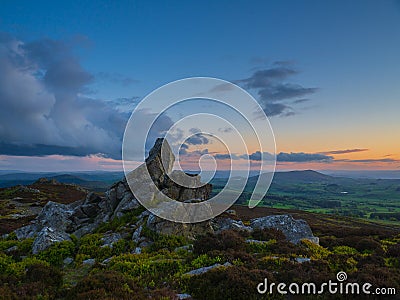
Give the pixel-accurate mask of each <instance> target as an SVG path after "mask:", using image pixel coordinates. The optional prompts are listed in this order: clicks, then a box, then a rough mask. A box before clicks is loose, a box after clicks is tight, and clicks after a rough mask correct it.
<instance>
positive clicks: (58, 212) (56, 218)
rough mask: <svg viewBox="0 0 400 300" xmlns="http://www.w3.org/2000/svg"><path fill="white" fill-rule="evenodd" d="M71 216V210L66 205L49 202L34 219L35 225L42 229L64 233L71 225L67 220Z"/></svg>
mask: <svg viewBox="0 0 400 300" xmlns="http://www.w3.org/2000/svg"><path fill="white" fill-rule="evenodd" d="M71 215H72V210H70V208H69V207H68V205H65V204H60V203H56V202H53V201H49V202H47V204H46V205H45V206H44V207H43V209H42V211H41V212H40V214H39V215H38V216H37V217H36V223H37V224H39V225H40V226H41V227H42V228H43V227H45V226H46V227H51V228H53V229H54V230H57V231H66V230H67V227H69V226H70V225H71V220H70V219H69V217H70V216H71Z"/></svg>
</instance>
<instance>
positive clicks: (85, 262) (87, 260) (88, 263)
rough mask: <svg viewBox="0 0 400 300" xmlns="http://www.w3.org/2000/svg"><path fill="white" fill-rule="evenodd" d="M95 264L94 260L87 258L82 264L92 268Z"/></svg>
mask: <svg viewBox="0 0 400 300" xmlns="http://www.w3.org/2000/svg"><path fill="white" fill-rule="evenodd" d="M95 263H96V260H95V259H94V258H89V259H85V260H84V261H83V262H82V264H84V265H88V266H93V265H94V264H95Z"/></svg>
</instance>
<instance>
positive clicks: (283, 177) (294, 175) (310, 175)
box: [273, 170, 335, 183]
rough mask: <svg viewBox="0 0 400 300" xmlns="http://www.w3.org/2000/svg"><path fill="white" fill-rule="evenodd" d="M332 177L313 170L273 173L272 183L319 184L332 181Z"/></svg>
mask: <svg viewBox="0 0 400 300" xmlns="http://www.w3.org/2000/svg"><path fill="white" fill-rule="evenodd" d="M334 179H335V178H334V177H333V176H329V175H325V174H322V173H319V172H317V171H313V170H304V171H288V172H275V174H274V179H273V181H277V182H279V183H282V182H287V181H291V182H292V181H297V182H321V181H329V180H334Z"/></svg>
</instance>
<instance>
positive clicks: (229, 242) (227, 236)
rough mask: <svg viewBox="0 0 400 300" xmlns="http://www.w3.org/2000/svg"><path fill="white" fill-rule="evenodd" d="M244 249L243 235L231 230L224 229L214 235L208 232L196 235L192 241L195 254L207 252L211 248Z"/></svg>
mask: <svg viewBox="0 0 400 300" xmlns="http://www.w3.org/2000/svg"><path fill="white" fill-rule="evenodd" d="M228 249H233V250H235V251H244V250H245V249H246V245H245V242H244V238H243V236H241V235H240V234H239V233H238V232H236V231H233V230H225V231H222V232H221V233H219V234H217V235H215V234H211V233H208V234H206V235H204V236H201V237H198V238H197V239H196V240H195V241H194V243H193V252H194V253H196V254H204V253H208V252H210V251H212V250H223V251H225V250H228Z"/></svg>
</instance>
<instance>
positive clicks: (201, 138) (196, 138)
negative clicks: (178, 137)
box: [186, 133, 210, 145]
mask: <svg viewBox="0 0 400 300" xmlns="http://www.w3.org/2000/svg"><path fill="white" fill-rule="evenodd" d="M209 142H210V140H209V139H208V138H207V137H206V136H205V135H203V134H201V133H196V134H194V135H192V136H191V137H189V138H187V139H186V143H187V144H189V145H205V144H208V143H209Z"/></svg>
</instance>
